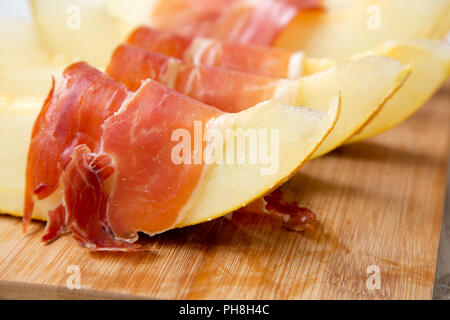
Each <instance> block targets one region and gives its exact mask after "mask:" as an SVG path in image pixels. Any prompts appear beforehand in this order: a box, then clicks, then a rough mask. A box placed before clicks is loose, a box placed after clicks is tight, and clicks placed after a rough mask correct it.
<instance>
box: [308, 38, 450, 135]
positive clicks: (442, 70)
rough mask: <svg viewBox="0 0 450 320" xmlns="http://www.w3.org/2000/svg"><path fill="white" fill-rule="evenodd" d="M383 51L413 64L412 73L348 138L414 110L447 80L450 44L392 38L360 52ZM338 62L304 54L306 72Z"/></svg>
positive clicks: (392, 123) (374, 130) (383, 127)
mask: <svg viewBox="0 0 450 320" xmlns="http://www.w3.org/2000/svg"><path fill="white" fill-rule="evenodd" d="M373 55H382V56H386V57H390V58H393V59H396V60H397V61H399V62H401V63H402V64H408V65H410V66H411V70H412V72H411V75H410V77H409V78H408V79H407V81H406V82H405V84H404V85H403V86H402V87H401V88H400V89H399V90H398V91H397V92H396V93H395V95H393V96H392V97H391V98H390V99H388V100H387V101H386V103H385V105H384V107H383V108H382V109H381V111H380V113H378V114H377V115H376V116H374V117H373V118H372V120H371V121H370V122H368V124H367V125H366V126H364V128H362V129H361V130H360V132H359V133H358V134H355V136H353V137H352V138H351V139H349V141H347V142H356V141H360V140H363V139H367V138H370V137H372V136H374V135H376V134H378V133H381V132H384V131H386V130H388V129H390V128H392V127H394V126H395V125H397V124H399V123H401V122H402V121H404V120H406V119H407V118H408V117H410V116H411V115H412V114H414V113H415V112H416V111H417V110H418V109H419V108H420V107H421V106H422V105H423V104H424V103H425V102H426V101H427V100H428V99H429V98H430V97H431V96H432V95H433V94H434V93H435V92H436V91H437V90H438V89H439V88H440V87H441V86H442V84H443V83H444V82H445V81H446V80H447V78H448V77H449V74H450V46H449V45H448V44H446V43H444V42H442V41H439V40H433V39H416V40H392V41H387V42H386V43H385V44H384V45H382V46H379V47H377V48H375V49H373V50H370V51H368V52H366V53H364V54H358V55H355V56H353V57H352V58H351V59H353V60H358V59H361V57H363V56H369V57H370V56H373ZM334 63H335V60H334V59H329V58H309V57H308V58H305V60H304V65H303V68H304V71H305V73H306V74H316V73H317V72H322V71H323V70H328V69H329V68H330V67H331V66H333V64H334Z"/></svg>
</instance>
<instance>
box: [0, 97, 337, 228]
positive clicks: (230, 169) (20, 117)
mask: <svg viewBox="0 0 450 320" xmlns="http://www.w3.org/2000/svg"><path fill="white" fill-rule="evenodd" d="M42 101H43V98H32V97H17V96H16V97H14V96H10V97H6V96H3V97H2V98H0V212H2V213H7V214H11V215H15V216H22V215H23V197H24V185H25V165H26V156H27V151H28V145H29V141H30V134H31V130H32V126H33V122H34V119H35V118H36V116H37V113H38V112H39V110H40V107H41V105H42ZM327 106H328V109H327V108H325V107H324V109H327V112H320V111H317V110H313V109H310V108H307V107H292V106H286V105H283V104H282V103H280V102H278V101H277V100H272V101H266V102H263V103H261V104H259V105H257V106H255V107H253V108H250V109H248V110H245V111H243V112H240V113H236V114H227V115H226V116H225V118H224V119H223V121H224V122H227V123H233V127H232V128H233V129H234V130H232V131H231V133H229V134H231V135H234V134H236V132H237V133H238V134H237V136H236V137H237V138H236V139H239V138H241V139H244V140H243V141H244V143H245V141H246V140H245V139H246V134H247V133H248V130H253V131H254V130H256V131H258V132H259V130H267V132H268V137H269V138H270V139H271V134H272V132H273V131H272V130H275V131H276V132H277V135H278V140H277V141H278V145H276V144H268V145H267V147H269V148H272V147H273V148H276V150H277V151H276V153H274V154H276V158H274V160H276V167H275V169H276V170H274V171H273V172H265V170H266V169H268V167H270V166H272V164H269V163H263V162H257V163H251V162H249V161H245V162H244V163H243V164H239V163H237V162H234V163H231V164H227V163H226V162H225V163H215V164H212V165H211V167H210V168H209V170H208V171H207V175H206V176H205V177H204V180H203V181H202V183H201V185H200V186H201V188H200V190H199V191H198V193H196V198H195V199H194V202H193V203H192V206H191V207H190V209H189V211H188V213H187V215H186V216H185V218H184V220H182V221H181V222H180V223H179V224H178V227H182V226H186V225H191V224H196V223H201V222H204V221H207V220H211V219H214V218H217V217H220V216H222V215H225V214H227V213H229V212H231V211H233V210H235V209H238V208H240V207H242V206H244V205H246V204H247V203H249V202H251V201H252V200H254V199H256V198H258V197H260V196H262V195H264V194H265V193H267V192H269V191H270V190H272V189H274V188H276V187H278V186H279V185H280V184H282V183H283V182H285V181H286V180H287V179H288V178H289V177H290V176H291V175H293V174H295V173H296V172H297V171H298V170H299V168H300V167H301V166H302V165H303V164H304V163H305V162H306V161H307V160H308V159H309V158H310V156H311V155H312V154H313V153H314V152H315V151H316V149H317V148H318V146H319V145H320V143H321V142H322V141H323V140H324V139H325V138H326V137H327V135H328V134H329V133H330V132H331V130H332V129H333V128H334V126H335V124H336V121H337V119H338V116H339V113H340V108H341V99H340V95H337V96H335V97H334V98H333V99H332V100H331V101H327ZM227 134H228V133H227ZM226 141H227V143H225V147H224V148H225V150H227V149H229V148H231V147H228V146H227V144H228V142H229V141H230V142H229V143H236V144H237V143H238V142H237V140H233V139H230V140H226ZM231 141H234V142H231ZM270 141H272V140H270ZM268 143H269V142H268ZM270 143H271V142H270ZM292 146H295V148H292ZM274 150H275V149H274ZM250 152H252V149H251V148H246V149H245V154H244V159H248V158H249V157H250ZM243 181H245V183H242V182H243ZM33 218H35V219H40V220H46V219H47V213H46V212H43V211H36V210H35V212H34V216H33Z"/></svg>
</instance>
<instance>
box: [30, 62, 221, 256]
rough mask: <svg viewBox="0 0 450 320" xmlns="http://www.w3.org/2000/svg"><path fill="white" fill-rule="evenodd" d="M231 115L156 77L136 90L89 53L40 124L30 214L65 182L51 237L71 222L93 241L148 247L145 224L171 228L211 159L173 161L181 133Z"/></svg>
mask: <svg viewBox="0 0 450 320" xmlns="http://www.w3.org/2000/svg"><path fill="white" fill-rule="evenodd" d="M221 115H223V113H222V112H221V111H220V110H218V109H216V108H213V107H210V106H207V105H204V104H202V103H200V102H198V101H195V100H192V99H190V98H188V97H186V96H183V95H181V94H178V93H176V92H174V91H172V90H170V89H169V88H167V87H165V86H163V85H161V84H159V83H157V82H155V81H147V82H145V84H143V85H142V87H141V88H140V89H139V90H138V91H137V92H136V93H129V92H128V90H127V89H126V87H125V86H124V85H123V84H121V83H119V82H116V81H114V80H112V79H111V78H109V77H108V76H106V75H104V74H103V73H101V72H100V71H98V70H95V69H93V68H91V67H90V66H88V65H87V64H85V63H77V64H74V65H72V66H70V67H68V68H67V69H66V70H65V72H64V75H63V81H62V83H61V84H60V85H59V86H58V88H57V89H52V91H51V92H50V94H49V97H48V98H47V100H46V102H45V105H44V107H43V109H42V111H41V113H40V115H39V116H38V119H37V121H36V123H35V126H34V129H33V133H32V141H31V143H30V148H29V157H28V164H27V181H26V200H25V205H26V211H25V215H24V218H25V219H24V220H25V224H26V223H28V221H29V220H30V218H31V214H32V212H33V206H34V204H35V202H39V201H45V200H46V199H49V198H51V197H55V194H56V195H57V194H58V192H61V194H62V198H60V199H59V202H57V204H56V206H55V207H54V208H53V209H52V210H49V213H48V218H49V220H48V225H47V228H46V234H45V235H44V240H48V241H51V240H54V239H56V238H57V237H58V236H59V235H60V234H62V233H64V232H67V231H70V232H72V234H73V236H74V238H75V239H76V240H77V241H78V242H79V243H80V244H81V245H83V246H85V247H87V248H89V249H91V250H138V249H140V247H138V246H136V245H134V244H132V242H134V241H136V240H137V232H139V231H143V232H146V233H149V234H155V233H159V232H163V231H165V230H167V229H169V228H172V227H174V226H175V225H176V224H177V223H178V222H179V221H180V220H181V219H183V218H184V215H185V213H186V210H187V209H188V207H189V200H190V199H191V196H192V195H193V193H194V192H195V190H196V186H197V184H198V183H199V181H200V178H201V176H202V174H203V173H204V169H205V168H206V166H204V165H203V163H202V162H201V161H200V162H198V163H197V162H194V161H192V163H188V164H181V165H180V164H176V163H175V162H173V161H172V159H171V151H172V147H173V142H172V140H171V134H172V133H173V131H174V130H176V129H180V128H183V129H184V130H188V132H191V133H193V131H194V129H195V123H196V121H199V123H200V124H201V125H200V129H201V130H205V129H206V127H207V126H208V124H210V123H211V122H213V121H215V120H216V119H218V118H220V116H221ZM202 147H203V145H202V142H200V146H196V147H195V148H194V152H193V154H192V157H193V159H194V157H195V156H196V154H197V149H196V148H202ZM61 189H62V191H60V190H61Z"/></svg>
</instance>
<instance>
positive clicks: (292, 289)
mask: <svg viewBox="0 0 450 320" xmlns="http://www.w3.org/2000/svg"><path fill="white" fill-rule="evenodd" d="M449 94H450V90H449V87H448V86H447V89H443V90H441V91H440V92H439V93H438V94H437V95H435V97H434V98H433V99H432V100H431V101H430V102H429V103H428V104H427V105H426V106H425V107H424V108H422V110H421V111H420V112H419V113H418V114H417V115H415V116H414V117H413V118H411V119H410V120H408V121H407V122H405V123H404V124H402V125H400V126H398V127H397V128H395V129H393V130H391V131H389V132H387V133H385V134H383V135H380V136H378V137H376V138H374V139H371V140H369V141H366V142H363V143H358V144H355V145H350V146H346V147H343V148H341V149H339V150H338V151H336V152H334V153H333V154H331V155H329V156H326V157H324V158H322V159H318V160H315V161H312V162H310V163H309V164H308V165H307V166H306V167H304V168H303V170H302V172H301V173H300V174H299V175H297V176H296V177H294V178H293V179H292V180H291V181H289V182H288V184H287V185H286V190H288V193H289V195H290V196H292V197H295V198H297V199H298V200H299V201H300V203H301V204H304V205H307V206H309V207H310V208H312V209H313V210H314V211H315V212H316V214H317V215H318V217H319V219H320V225H319V227H318V228H317V229H315V230H312V231H307V232H305V233H294V232H288V231H286V230H284V229H283V227H282V223H281V221H280V220H278V219H276V218H273V217H265V216H261V215H251V214H235V215H233V218H232V219H231V220H228V219H225V218H222V219H218V220H215V221H212V222H209V223H204V224H201V225H198V226H193V227H189V228H184V229H179V230H174V231H171V232H167V233H165V234H163V235H160V236H157V237H154V238H147V239H145V240H144V241H145V242H146V243H148V246H149V247H150V248H151V252H150V253H89V252H87V251H86V250H84V249H82V248H80V247H78V245H77V244H76V243H75V242H74V241H73V240H72V239H71V238H70V237H64V238H62V239H60V240H59V241H57V242H55V243H53V244H51V245H46V244H43V243H42V242H41V241H40V237H41V235H42V232H43V226H44V225H43V224H42V223H37V222H36V223H34V224H33V226H32V228H31V229H32V231H31V232H30V233H28V234H27V235H26V236H24V235H23V234H22V233H21V221H20V219H17V218H13V217H8V216H1V217H0V297H1V298H74V299H77V298H111V297H112V298H117V297H124V298H130V297H147V298H169V299H185V298H187V299H206V298H207V299H220V298H239V299H321V298H327V299H335V298H338V299H374V298H375V299H413V298H414V299H429V298H431V297H432V288H433V281H434V276H435V268H436V259H437V252H438V244H439V234H440V229H441V222H442V212H443V205H444V196H445V184H446V170H447V163H448V159H449V145H450V126H449V124H450V105H449V100H450V98H449ZM223 201H227V200H226V199H224V200H223ZM71 265H77V266H79V267H80V270H81V286H82V288H81V289H80V290H69V289H67V288H66V284H67V281H68V279H69V277H70V275H71V274H70V273H69V272H68V267H69V266H71ZM371 265H376V266H378V267H379V268H380V271H381V274H380V276H381V278H380V279H381V288H380V289H379V290H377V289H367V286H366V280H367V278H368V277H369V274H368V273H367V268H368V267H369V266H371Z"/></svg>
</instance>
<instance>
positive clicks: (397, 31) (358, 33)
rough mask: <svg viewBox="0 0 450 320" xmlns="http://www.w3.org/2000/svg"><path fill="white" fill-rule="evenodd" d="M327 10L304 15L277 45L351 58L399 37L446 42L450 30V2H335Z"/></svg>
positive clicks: (276, 42)
mask: <svg viewBox="0 0 450 320" xmlns="http://www.w3.org/2000/svg"><path fill="white" fill-rule="evenodd" d="M325 5H326V6H328V10H316V11H314V10H309V11H302V12H300V14H299V15H298V16H297V17H296V18H295V19H294V20H293V21H292V22H291V24H290V25H289V26H288V27H286V28H285V29H284V30H283V32H282V33H281V34H280V36H279V37H278V39H277V40H276V41H275V46H277V47H280V48H285V49H290V50H303V51H305V53H306V54H307V55H309V56H312V57H332V58H337V57H349V56H352V55H354V54H357V53H361V52H364V51H367V50H370V49H372V48H373V47H376V46H379V45H382V44H383V43H384V42H385V41H388V40H391V39H398V38H437V39H442V38H443V37H444V36H445V35H446V33H447V32H448V30H449V23H450V22H449V19H448V16H449V14H450V2H449V1H447V0H432V1H423V0H379V1H375V0H358V1H355V0H352V1H349V0H333V1H326V4H325Z"/></svg>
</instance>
